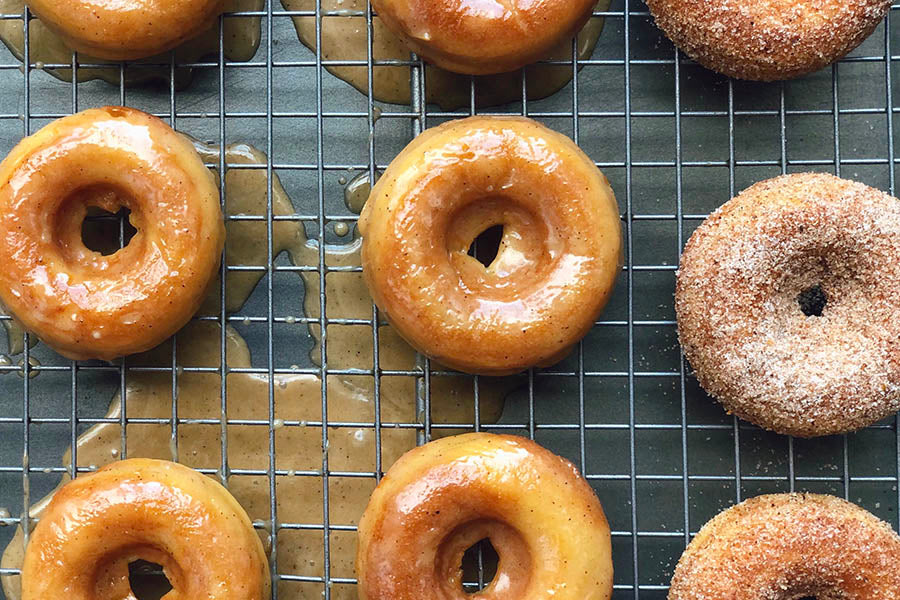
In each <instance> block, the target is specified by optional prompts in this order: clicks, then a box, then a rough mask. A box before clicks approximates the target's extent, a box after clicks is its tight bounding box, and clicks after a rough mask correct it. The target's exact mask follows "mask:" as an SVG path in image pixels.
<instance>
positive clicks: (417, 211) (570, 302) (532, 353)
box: [359, 117, 622, 375]
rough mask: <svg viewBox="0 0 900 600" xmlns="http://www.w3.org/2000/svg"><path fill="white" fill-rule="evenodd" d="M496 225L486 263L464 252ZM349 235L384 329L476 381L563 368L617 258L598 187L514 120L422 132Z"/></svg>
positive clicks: (611, 209) (584, 164) (607, 199)
mask: <svg viewBox="0 0 900 600" xmlns="http://www.w3.org/2000/svg"><path fill="white" fill-rule="evenodd" d="M497 225H502V226H503V237H502V240H501V242H500V247H499V250H498V252H497V256H496V258H495V259H494V260H493V262H492V263H491V264H490V265H489V266H487V267H485V266H484V265H483V264H482V263H481V262H479V261H478V260H476V259H475V258H473V257H472V256H469V255H468V253H467V251H468V250H469V247H470V245H471V244H472V242H473V240H475V238H476V237H477V236H478V235H479V234H480V233H482V232H484V231H485V230H487V229H489V228H491V227H493V226H497ZM359 229H360V232H361V233H362V235H363V244H362V265H363V274H364V276H365V279H366V282H367V283H368V286H369V291H370V292H371V294H372V297H373V298H374V299H375V302H376V304H377V305H378V307H379V308H380V309H381V310H382V311H383V312H384V313H385V315H386V316H387V317H388V319H390V321H391V324H392V325H393V326H394V327H395V328H396V329H397V331H398V332H399V333H400V335H402V336H403V337H404V338H405V339H406V340H407V341H408V342H409V343H410V344H412V345H413V346H414V347H416V348H418V349H419V350H420V351H421V352H423V353H425V354H427V355H429V356H431V357H433V358H435V359H436V360H438V361H440V362H441V363H443V364H445V365H447V366H450V367H453V368H455V369H460V370H462V371H468V372H472V373H484V374H490V375H501V374H507V373H514V372H517V371H522V370H524V369H526V368H528V367H530V366H533V365H549V364H553V363H554V362H556V361H558V360H560V359H561V358H562V357H563V356H565V354H566V353H568V351H569V349H570V348H571V347H572V345H573V344H575V343H576V342H577V341H578V340H579V339H581V338H582V337H583V336H584V335H585V334H586V333H587V331H588V329H590V327H591V326H592V325H593V323H594V320H595V319H596V318H597V315H598V314H599V313H600V311H601V310H602V309H603V306H604V305H605V304H606V302H607V300H608V299H609V296H610V294H611V292H612V288H613V284H614V283H615V280H616V277H617V275H618V273H619V270H620V268H619V267H620V265H621V260H622V231H621V224H620V219H619V210H618V207H617V206H616V200H615V197H614V196H613V192H612V189H611V188H610V187H609V183H608V182H607V180H606V178H605V177H604V176H603V174H602V173H601V172H600V171H599V170H598V169H597V168H596V167H595V166H594V163H593V162H592V161H591V160H590V159H589V158H588V157H587V156H586V155H585V154H584V153H583V152H582V151H581V150H579V148H578V147H577V146H576V145H575V144H574V143H573V142H572V140H570V139H569V138H567V137H565V136H563V135H561V134H559V133H556V132H554V131H551V130H549V129H547V128H546V127H544V126H542V125H539V124H538V123H536V122H534V121H532V120H530V119H523V118H518V117H517V118H500V117H470V118H468V119H462V120H459V121H452V122H449V123H445V124H443V125H441V126H439V127H435V128H433V129H429V130H428V131H426V132H425V133H424V134H422V135H420V136H419V137H418V138H416V139H415V140H414V141H413V142H412V143H410V145H409V146H407V148H406V149H405V150H404V151H403V152H401V153H400V155H399V156H397V158H395V159H394V161H393V162H392V163H391V165H390V166H389V167H388V169H387V171H385V173H384V175H383V176H382V177H381V179H380V180H379V181H378V184H377V185H376V186H375V187H374V188H373V189H372V193H371V195H370V196H369V199H368V202H367V203H366V206H365V208H364V210H363V213H362V216H361V217H360V221H359Z"/></svg>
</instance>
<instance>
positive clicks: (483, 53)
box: [372, 0, 596, 75]
mask: <svg viewBox="0 0 900 600" xmlns="http://www.w3.org/2000/svg"><path fill="white" fill-rule="evenodd" d="M595 4H596V0H542V1H541V2H533V1H530V0H528V1H526V0H507V1H504V2H493V1H491V2H485V1H483V0H372V6H373V7H374V8H375V10H376V11H377V12H378V16H379V17H380V18H381V20H382V21H383V22H384V24H385V25H386V26H387V27H389V28H390V29H391V30H392V31H393V32H394V33H396V34H397V35H398V36H400V38H401V39H403V40H404V41H405V42H406V43H407V45H409V47H410V49H411V50H413V51H414V52H415V53H416V54H418V55H420V56H422V57H424V58H425V59H427V60H428V61H430V62H432V63H434V64H435V65H437V66H438V67H441V68H442V69H446V70H448V71H453V72H455V73H466V74H469V75H488V74H492V73H505V72H508V71H515V70H516V69H519V68H521V67H524V66H525V65H528V64H531V63H533V62H535V61H537V60H540V59H541V58H544V57H545V56H546V55H547V54H548V53H549V52H550V51H551V50H552V49H553V48H554V47H556V46H558V45H559V44H560V43H561V42H564V41H565V40H569V39H572V38H573V37H575V35H576V34H577V33H578V31H579V30H580V29H581V28H582V27H583V26H584V24H585V23H587V20H588V18H590V16H591V11H592V10H593V8H594V5H595Z"/></svg>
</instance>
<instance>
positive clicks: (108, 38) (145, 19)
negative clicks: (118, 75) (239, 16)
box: [27, 0, 225, 60]
mask: <svg viewBox="0 0 900 600" xmlns="http://www.w3.org/2000/svg"><path fill="white" fill-rule="evenodd" d="M27 4H28V7H29V8H30V9H31V10H32V11H33V12H34V13H35V14H36V15H37V16H38V17H39V18H40V19H41V21H42V22H43V23H44V25H46V26H47V28H49V29H50V30H52V31H54V32H55V33H56V34H57V35H59V36H60V37H61V38H62V39H63V41H65V42H66V44H67V45H68V46H69V47H70V48H72V49H73V50H77V51H78V52H84V53H86V54H88V55H90V56H94V57H97V58H103V59H110V60H132V59H136V58H145V57H148V56H153V55H154V54H159V53H161V52H165V51H166V50H171V49H172V48H174V47H175V46H177V45H178V44H180V43H182V42H184V41H187V40H188V39H190V38H192V37H194V36H195V35H197V34H198V33H200V32H202V31H203V30H204V29H207V28H209V27H210V26H212V24H213V22H214V20H215V18H216V17H218V16H219V14H221V13H222V11H224V10H225V2H224V0H27Z"/></svg>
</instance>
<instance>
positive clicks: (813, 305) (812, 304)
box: [797, 284, 828, 600]
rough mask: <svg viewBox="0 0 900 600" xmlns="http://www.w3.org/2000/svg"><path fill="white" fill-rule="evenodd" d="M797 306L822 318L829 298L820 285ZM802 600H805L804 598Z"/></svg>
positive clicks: (799, 299) (800, 298) (802, 295)
mask: <svg viewBox="0 0 900 600" xmlns="http://www.w3.org/2000/svg"><path fill="white" fill-rule="evenodd" d="M797 304H799V305H800V310H801V311H803V314H804V315H806V316H807V317H821V316H822V313H823V312H824V311H825V305H826V304H828V296H827V295H826V294H825V290H823V289H822V286H820V285H818V284H817V285H814V286H811V287H808V288H806V289H805V290H803V291H802V292H800V294H798V295H797ZM800 600H803V599H802V598H801V599H800Z"/></svg>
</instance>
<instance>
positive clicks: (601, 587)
mask: <svg viewBox="0 0 900 600" xmlns="http://www.w3.org/2000/svg"><path fill="white" fill-rule="evenodd" d="M484 538H489V539H490V540H491V543H492V545H493V546H494V549H495V550H496V551H497V554H498V556H499V559H500V560H499V564H498V567H497V574H496V576H495V578H494V580H493V581H492V582H491V584H490V585H489V586H488V587H487V588H485V589H484V590H482V591H481V592H478V593H476V594H474V595H471V596H470V595H467V594H466V593H465V592H464V591H463V588H462V582H461V577H462V573H461V568H460V562H461V559H462V555H463V553H464V551H465V550H466V549H467V548H468V547H469V546H471V545H472V544H474V543H475V542H477V541H479V540H481V539H484ZM356 571H357V576H358V577H359V597H360V599H361V600H426V599H429V598H441V599H443V600H462V599H464V598H480V599H483V600H503V599H508V600H513V599H515V600H538V599H546V598H551V597H552V598H556V599H559V600H569V599H571V600H606V599H608V598H609V597H610V596H611V594H612V580H613V578H612V575H613V572H612V559H611V546H610V532H609V526H608V524H607V521H606V517H605V516H604V514H603V508H602V507H601V506H600V502H599V501H598V500H597V497H596V496H595V495H594V493H593V490H591V488H590V486H589V485H588V484H587V482H586V481H585V480H584V479H583V478H582V477H581V476H580V475H579V474H578V471H577V470H576V469H575V467H574V466H573V465H572V464H571V463H569V462H568V461H566V460H564V459H562V458H560V457H558V456H555V455H554V454H552V453H551V452H549V451H548V450H546V449H544V448H542V447H541V446H539V445H537V444H535V443H534V442H532V441H530V440H527V439H525V438H520V437H516V436H509V435H494V434H485V433H473V434H466V435H459V436H455V437H451V438H445V439H443V440H439V441H436V442H431V443H429V444H426V445H425V446H421V447H419V448H416V449H415V450H411V451H410V452H408V453H406V454H405V455H404V456H403V457H401V458H400V460H398V461H397V462H396V463H395V464H394V466H393V467H391V469H390V470H389V471H388V472H387V473H386V474H385V476H384V479H382V480H381V483H380V484H379V485H378V487H377V488H376V489H375V492H374V493H373V494H372V498H371V500H370V501H369V506H368V507H367V508H366V512H365V513H364V514H363V517H362V519H361V520H360V523H359V551H358V553H357V559H356Z"/></svg>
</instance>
